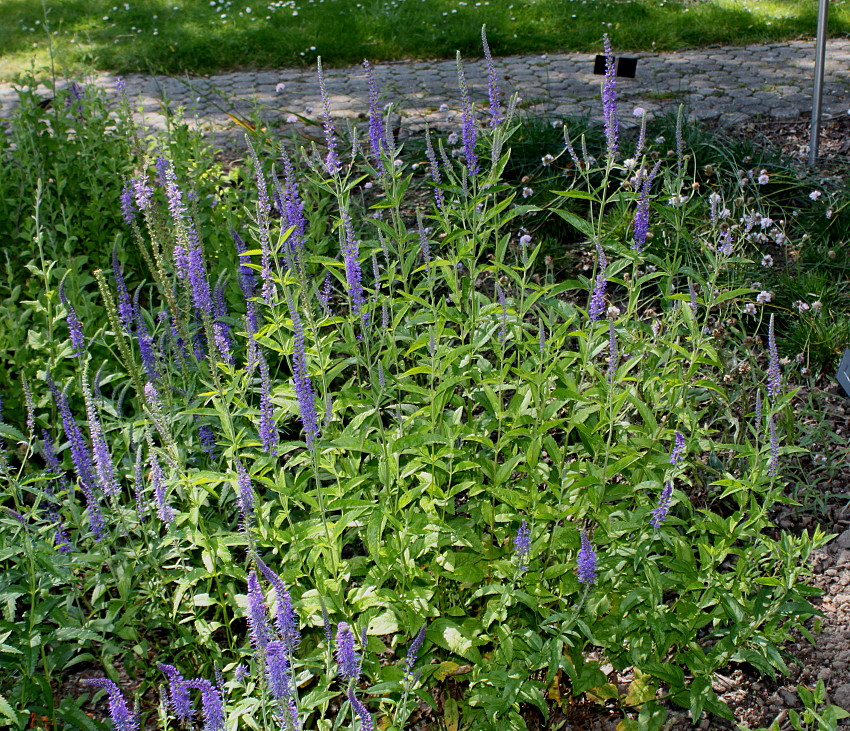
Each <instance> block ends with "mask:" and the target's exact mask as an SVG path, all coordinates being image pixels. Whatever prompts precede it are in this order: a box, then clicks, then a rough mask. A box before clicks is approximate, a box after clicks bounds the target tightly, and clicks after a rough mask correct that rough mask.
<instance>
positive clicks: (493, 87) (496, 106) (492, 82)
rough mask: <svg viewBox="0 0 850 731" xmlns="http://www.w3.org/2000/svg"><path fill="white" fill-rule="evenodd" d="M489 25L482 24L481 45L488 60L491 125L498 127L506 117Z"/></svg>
mask: <svg viewBox="0 0 850 731" xmlns="http://www.w3.org/2000/svg"><path fill="white" fill-rule="evenodd" d="M486 29H487V26H485V25H482V26H481V45H482V46H483V47H484V58H485V59H486V60H487V94H488V96H489V97H490V126H491V127H498V126H499V125H500V124H501V123H502V120H503V118H504V116H503V115H502V105H501V102H500V100H499V96H500V94H499V77H498V76H497V75H496V67H495V66H494V65H493V56H491V55H490V44H489V43H487V33H486Z"/></svg>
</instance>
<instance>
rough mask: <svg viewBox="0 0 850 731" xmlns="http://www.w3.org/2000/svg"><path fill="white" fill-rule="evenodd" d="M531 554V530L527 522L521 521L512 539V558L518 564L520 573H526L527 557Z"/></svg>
mask: <svg viewBox="0 0 850 731" xmlns="http://www.w3.org/2000/svg"><path fill="white" fill-rule="evenodd" d="M530 552H531V528H530V527H529V525H528V521H526V520H525V519H523V521H522V523H520V524H519V530H517V533H516V536H515V537H514V556H516V559H517V562H518V563H519V570H520V571H528V565H527V562H528V555H529V553H530Z"/></svg>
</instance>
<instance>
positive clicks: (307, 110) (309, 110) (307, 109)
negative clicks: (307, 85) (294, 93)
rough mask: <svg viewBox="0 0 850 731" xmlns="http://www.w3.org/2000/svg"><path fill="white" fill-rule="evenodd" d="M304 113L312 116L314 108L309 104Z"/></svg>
mask: <svg viewBox="0 0 850 731" xmlns="http://www.w3.org/2000/svg"><path fill="white" fill-rule="evenodd" d="M304 111H305V112H307V114H312V113H313V107H311V106H310V105H309V104H308V105H307V106H306V107H304Z"/></svg>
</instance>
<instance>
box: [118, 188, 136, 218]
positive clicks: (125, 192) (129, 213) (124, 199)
mask: <svg viewBox="0 0 850 731" xmlns="http://www.w3.org/2000/svg"><path fill="white" fill-rule="evenodd" d="M121 217H122V218H123V219H124V223H126V224H127V225H128V226H132V225H133V221H135V220H136V205H135V203H133V181H132V180H128V181H127V182H126V183H124V187H123V188H121Z"/></svg>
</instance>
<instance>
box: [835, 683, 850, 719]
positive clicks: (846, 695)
mask: <svg viewBox="0 0 850 731" xmlns="http://www.w3.org/2000/svg"><path fill="white" fill-rule="evenodd" d="M831 695H832V702H833V703H834V704H835V705H836V706H838V707H839V708H843V709H844V710H845V711H848V712H850V683H844V685H839V686H838V687H837V688H836V689H835V690H834V691H832V693H831Z"/></svg>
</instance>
